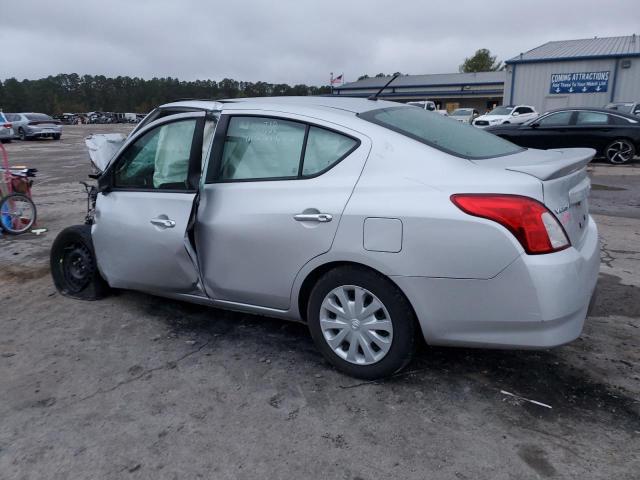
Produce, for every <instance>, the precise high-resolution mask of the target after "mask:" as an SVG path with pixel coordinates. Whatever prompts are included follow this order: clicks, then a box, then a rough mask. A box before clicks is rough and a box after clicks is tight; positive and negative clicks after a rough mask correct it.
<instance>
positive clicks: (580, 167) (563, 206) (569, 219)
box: [474, 148, 596, 248]
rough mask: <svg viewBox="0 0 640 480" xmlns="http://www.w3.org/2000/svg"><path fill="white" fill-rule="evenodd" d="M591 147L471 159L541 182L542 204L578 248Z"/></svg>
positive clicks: (584, 222)
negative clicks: (529, 176)
mask: <svg viewBox="0 0 640 480" xmlns="http://www.w3.org/2000/svg"><path fill="white" fill-rule="evenodd" d="M595 153H596V152H595V150H593V149H591V148H568V149H563V150H526V151H524V152H522V153H518V154H515V155H508V156H504V157H497V158H490V159H483V160H475V161H474V163H476V164H477V165H484V166H487V167H493V168H504V169H505V170H509V171H513V172H519V173H524V174H526V175H531V176H533V177H535V178H537V179H538V180H540V182H541V183H542V192H543V199H544V200H543V201H544V204H545V206H546V207H547V208H548V209H549V210H551V212H552V213H553V214H554V215H555V216H556V218H557V219H558V220H559V221H560V223H561V224H562V226H563V227H564V229H565V231H566V232H567V236H568V237H569V240H570V241H571V244H572V245H573V246H575V247H578V248H579V247H580V246H581V245H582V242H583V240H584V235H585V233H586V230H587V228H586V227H587V222H588V217H589V192H590V190H591V181H590V180H589V176H588V175H587V168H586V166H587V164H588V163H589V162H590V161H591V160H592V159H593V157H594V155H595Z"/></svg>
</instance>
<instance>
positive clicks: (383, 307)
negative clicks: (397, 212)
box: [307, 267, 416, 380]
mask: <svg viewBox="0 0 640 480" xmlns="http://www.w3.org/2000/svg"><path fill="white" fill-rule="evenodd" d="M307 319H308V323H309V330H310V331H311V336H312V337H313V340H314V342H315V344H316V346H317V347H318V349H319V350H320V351H321V352H322V354H323V355H324V357H325V358H326V359H327V360H328V361H329V362H330V363H331V364H332V365H334V366H335V367H336V368H337V369H338V370H341V371H343V372H345V373H347V374H349V375H352V376H354V377H358V378H364V379H369V380H371V379H376V378H382V377H387V376H389V375H393V374H394V373H396V372H398V371H400V370H402V369H403V368H404V367H405V366H406V365H407V364H408V363H409V362H410V361H411V358H412V357H413V353H414V351H415V347H416V340H415V336H416V318H415V315H414V313H413V309H412V308H411V305H410V304H409V302H408V300H407V299H406V298H405V296H404V295H403V294H402V292H401V291H400V290H399V289H398V287H396V285H394V284H393V283H392V282H391V281H390V280H388V279H387V278H385V277H383V276H382V275H380V274H378V273H375V272H373V271H371V270H367V269H365V268H361V267H340V268H337V269H335V270H331V271H329V272H328V273H326V274H325V275H324V276H322V277H321V278H320V280H318V282H317V283H316V285H315V286H314V288H313V290H312V291H311V295H310V298H309V303H308V306H307Z"/></svg>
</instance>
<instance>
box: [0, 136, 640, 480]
mask: <svg viewBox="0 0 640 480" xmlns="http://www.w3.org/2000/svg"><path fill="white" fill-rule="evenodd" d="M129 128H130V127H128V126H104V125H97V126H77V127H65V130H64V134H63V139H62V140H61V141H60V142H55V141H52V140H42V141H33V142H19V141H14V142H13V143H11V144H9V145H7V148H8V151H9V154H10V156H11V159H12V163H13V164H14V165H18V164H27V165H29V166H32V167H36V168H38V169H39V174H38V178H37V181H36V184H35V185H34V191H33V193H34V200H35V202H36V204H37V206H38V209H39V221H38V223H39V226H40V227H44V228H47V229H48V231H47V232H46V233H44V234H42V235H39V236H36V235H34V234H27V235H24V236H21V237H17V238H11V237H6V236H5V237H2V238H0V312H1V313H0V326H1V327H2V328H1V330H0V332H1V333H0V479H3V480H4V479H48V480H54V479H61V480H63V479H64V480H68V479H97V478H108V479H121V478H131V479H143V478H144V479H147V478H149V479H185V478H189V479H192V478H215V479H254V478H269V479H277V478H282V479H289V478H332V479H350V480H356V479H361V480H364V479H380V478H402V479H413V478H415V479H461V480H463V479H469V480H481V479H491V480H498V479H546V478H561V479H573V478H575V479H607V480H610V479H617V480H623V479H637V478H639V475H640V474H639V473H638V472H640V454H639V452H640V214H639V211H640V208H639V207H640V163H638V162H636V163H635V164H634V165H631V166H624V167H610V166H607V165H604V164H595V165H594V166H593V168H592V180H593V184H594V189H593V192H592V193H593V199H592V205H593V209H592V211H593V212H594V213H595V215H594V216H595V219H596V221H597V223H598V226H599V228H600V234H601V237H602V269H601V275H600V281H599V286H598V288H599V290H598V300H597V304H596V307H595V310H594V312H593V315H592V316H590V317H589V318H588V319H587V322H586V326H585V330H584V333H583V334H582V336H581V337H580V338H579V339H578V340H577V341H575V342H573V343H571V344H569V345H566V346H564V347H560V348H556V349H553V350H546V351H537V352H531V351H492V350H472V349H454V348H427V347H425V348H423V349H422V351H421V352H420V353H419V355H418V356H417V358H416V360H415V361H414V362H413V363H412V364H411V366H410V368H409V370H408V371H406V372H405V373H403V374H401V375H398V376H396V377H394V378H392V379H389V380H386V381H381V382H360V381H358V380H354V379H353V378H350V377H346V376H344V375H342V374H340V373H338V372H336V371H334V370H332V369H331V368H330V367H329V365H328V364H327V363H326V362H325V361H324V360H323V359H322V357H321V356H320V354H319V353H318V352H317V351H316V350H315V348H314V346H313V343H312V341H311V338H310V336H309V334H308V332H307V330H306V328H305V327H304V326H303V325H298V324H292V323H287V322H284V321H279V320H272V319H268V318H263V317H257V316H250V315H244V314H238V313H230V312H225V311H221V310H215V309H210V308H204V307H200V306H194V305H189V304H184V303H180V302H175V301H170V300H165V299H159V298H154V297H151V296H148V295H145V294H141V293H135V292H118V293H116V294H114V295H112V296H110V297H108V298H107V299H105V300H102V301H98V302H81V301H76V300H71V299H68V298H64V297H61V296H60V295H59V294H57V293H56V291H55V289H54V287H53V285H52V283H51V279H50V277H49V268H48V255H49V248H50V246H51V243H52V241H53V239H54V238H55V235H56V234H57V232H59V231H60V230H61V229H62V228H64V227H66V226H68V225H71V224H76V223H81V222H82V220H83V216H84V209H85V203H84V202H85V197H84V193H83V190H82V187H81V186H80V185H78V183H77V182H78V181H79V180H84V179H85V178H86V174H87V173H88V172H89V163H88V160H87V155H86V153H85V151H84V146H83V142H82V138H83V137H84V136H85V135H87V134H88V133H89V132H90V131H102V132H104V131H123V132H126V131H127V130H128V129H129ZM503 392H509V393H512V394H514V395H517V396H511V395H507V394H505V393H503ZM521 397H525V398H528V399H532V400H536V401H537V402H541V403H544V404H546V405H548V406H550V407H551V408H547V407H545V406H543V405H539V404H534V403H530V402H528V401H525V400H523V399H522V398H521Z"/></svg>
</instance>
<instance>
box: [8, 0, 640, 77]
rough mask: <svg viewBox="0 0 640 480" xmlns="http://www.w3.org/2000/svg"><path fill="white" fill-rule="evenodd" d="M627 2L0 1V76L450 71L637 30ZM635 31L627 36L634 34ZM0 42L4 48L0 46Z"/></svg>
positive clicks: (637, 15)
mask: <svg viewBox="0 0 640 480" xmlns="http://www.w3.org/2000/svg"><path fill="white" fill-rule="evenodd" d="M639 24H640V8H638V2H637V0H616V1H609V2H603V1H601V0H599V1H597V0H581V1H573V0H571V1H569V0H565V1H564V2H559V1H557V0H554V1H550V0H537V1H535V2H520V1H513V0H507V1H493V2H489V1H484V2H478V1H473V0H458V1H456V2H452V1H424V0H422V1H420V0H405V1H395V2H392V1H379V0H368V1H366V0H353V1H349V2H326V1H325V2H319V1H314V2H310V1H306V0H297V1H296V0H279V1H276V2H274V1H261V0H246V1H244V2H237V1H236V2H232V1H230V2H219V1H206V0H180V1H178V0H138V1H131V0H129V1H126V0H109V1H108V2H105V1H104V0H100V1H98V0H83V1H79V0H78V1H73V0H56V2H55V6H54V7H53V8H52V7H51V5H47V6H45V5H44V4H43V3H42V2H41V1H37V0H21V1H20V2H16V1H12V2H3V4H2V8H1V9H0V45H3V46H4V47H5V48H4V49H3V50H2V53H1V54H0V78H8V77H17V78H20V79H21V78H39V77H43V76H47V75H52V74H56V73H72V72H76V73H79V74H85V73H87V74H103V75H110V76H116V75H130V76H140V77H144V78H151V77H154V76H158V77H160V76H172V77H178V78H180V79H185V80H193V79H196V78H200V79H206V78H211V79H214V80H220V79H222V78H224V77H231V78H235V79H238V80H247V81H258V80H262V81H268V82H273V83H276V82H283V83H289V84H294V83H306V84H314V85H320V84H325V83H327V80H328V76H329V72H331V71H333V72H337V73H343V72H344V74H345V77H346V79H347V80H348V81H350V80H355V79H356V78H357V77H358V76H359V75H361V74H363V73H368V74H370V75H372V74H376V73H378V72H386V73H390V72H394V71H402V72H406V73H414V74H419V73H443V72H452V71H457V68H458V65H459V64H460V63H461V62H462V61H463V59H464V57H467V56H470V55H472V54H473V52H474V51H475V50H476V49H478V48H489V49H490V50H491V51H492V52H493V53H494V54H497V55H498V57H499V58H500V59H501V60H504V59H507V58H510V57H512V56H515V55H517V54H519V53H520V52H523V51H526V50H529V49H531V48H534V47H536V46H538V45H540V44H542V43H545V42H548V41H551V40H562V39H571V38H588V37H593V36H601V37H604V36H618V35H629V34H631V33H634V29H638V30H640V27H638V25H639ZM636 33H639V32H636ZM6 47H8V48H6Z"/></svg>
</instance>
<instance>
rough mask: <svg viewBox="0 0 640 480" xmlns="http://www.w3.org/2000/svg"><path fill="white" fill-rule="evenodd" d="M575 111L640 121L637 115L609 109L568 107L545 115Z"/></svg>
mask: <svg viewBox="0 0 640 480" xmlns="http://www.w3.org/2000/svg"><path fill="white" fill-rule="evenodd" d="M573 111H577V112H598V113H606V114H608V115H615V116H617V117H624V118H628V119H630V120H636V121H638V117H637V116H636V115H629V114H627V113H622V112H619V111H617V110H610V109H608V108H595V107H594V108H590V107H566V108H558V109H556V110H549V111H548V112H545V115H547V114H550V113H557V112H573Z"/></svg>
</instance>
